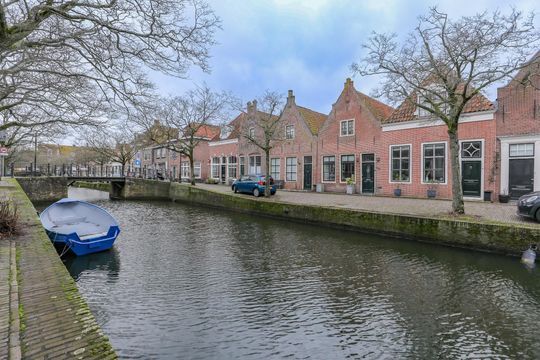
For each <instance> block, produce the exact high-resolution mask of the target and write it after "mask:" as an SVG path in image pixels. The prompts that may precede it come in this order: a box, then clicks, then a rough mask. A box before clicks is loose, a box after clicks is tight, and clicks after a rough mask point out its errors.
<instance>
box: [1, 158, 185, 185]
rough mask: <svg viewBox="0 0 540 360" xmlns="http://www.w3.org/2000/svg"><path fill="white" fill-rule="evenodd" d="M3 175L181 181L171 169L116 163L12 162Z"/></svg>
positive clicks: (178, 175)
mask: <svg viewBox="0 0 540 360" xmlns="http://www.w3.org/2000/svg"><path fill="white" fill-rule="evenodd" d="M4 174H5V176H11V177H15V176H17V177H25V176H29V177H30V176H64V177H87V178H104V177H106V178H111V177H126V178H139V179H154V180H166V181H178V182H180V181H182V179H181V178H180V174H179V173H176V171H172V170H159V169H157V170H156V169H146V168H144V169H143V168H140V167H139V168H136V167H131V166H126V167H125V169H124V171H123V172H122V167H121V166H118V165H103V166H101V165H77V164H37V165H34V164H33V163H21V162H19V163H12V164H10V165H9V166H7V168H6V169H5V172H4Z"/></svg>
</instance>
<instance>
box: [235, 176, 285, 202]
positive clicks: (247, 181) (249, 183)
mask: <svg viewBox="0 0 540 360" xmlns="http://www.w3.org/2000/svg"><path fill="white" fill-rule="evenodd" d="M265 188H266V181H265V176H264V175H246V176H242V177H241V178H240V179H236V180H235V181H234V182H233V184H232V186H231V189H232V191H234V192H235V193H239V192H240V193H248V194H253V195H254V196H256V197H258V196H261V195H264V189H265ZM275 193H276V185H274V179H272V177H270V195H274V194H275Z"/></svg>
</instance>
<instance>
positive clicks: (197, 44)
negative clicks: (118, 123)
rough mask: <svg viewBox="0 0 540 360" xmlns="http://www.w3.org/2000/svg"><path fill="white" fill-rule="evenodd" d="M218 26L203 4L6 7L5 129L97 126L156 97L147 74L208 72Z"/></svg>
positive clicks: (96, 2) (43, 2)
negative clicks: (148, 71) (109, 114)
mask: <svg viewBox="0 0 540 360" xmlns="http://www.w3.org/2000/svg"><path fill="white" fill-rule="evenodd" d="M219 27H220V20H219V18H218V17H217V16H216V15H215V14H214V12H213V11H212V9H211V8H210V7H209V6H208V4H207V3H206V1H205V0H122V1H118V0H56V1H51V0H25V1H22V0H14V1H1V2H0V112H2V113H4V112H6V113H7V114H9V116H8V117H7V121H4V122H3V123H1V124H0V130H2V129H7V128H10V127H35V126H36V125H42V126H45V125H49V124H51V123H60V124H74V125H78V124H81V123H82V124H87V123H96V122H97V123H99V122H100V119H102V118H103V116H104V114H106V113H107V112H108V111H112V110H114V108H115V107H117V106H126V105H128V107H129V106H131V105H133V104H137V103H138V102H140V101H141V98H144V97H145V96H147V95H148V94H149V92H150V91H152V84H151V83H150V82H149V81H148V79H147V78H146V75H145V70H146V69H148V68H150V69H151V70H154V71H158V72H162V73H165V74H168V75H172V76H177V77H185V75H186V72H187V70H188V69H189V67H190V66H192V65H195V66H198V67H200V68H202V69H203V70H204V71H208V70H209V67H208V59H209V52H208V49H209V47H210V46H211V45H213V44H214V33H215V31H216V30H217V29H218V28H219ZM107 105H109V106H111V107H112V109H110V108H107ZM36 114H38V115H39V116H35V115H36ZM33 115H34V116H33Z"/></svg>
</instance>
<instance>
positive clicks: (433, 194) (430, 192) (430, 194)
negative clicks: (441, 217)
mask: <svg viewBox="0 0 540 360" xmlns="http://www.w3.org/2000/svg"><path fill="white" fill-rule="evenodd" d="M436 196H437V190H432V189H430V190H428V191H427V197H428V198H429V199H433V198H435V197H436Z"/></svg>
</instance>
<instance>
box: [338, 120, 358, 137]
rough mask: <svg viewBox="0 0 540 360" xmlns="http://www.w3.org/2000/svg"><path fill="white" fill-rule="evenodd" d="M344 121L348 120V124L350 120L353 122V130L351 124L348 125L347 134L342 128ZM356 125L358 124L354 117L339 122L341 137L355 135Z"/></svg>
mask: <svg viewBox="0 0 540 360" xmlns="http://www.w3.org/2000/svg"><path fill="white" fill-rule="evenodd" d="M344 122H346V123H347V124H348V123H349V122H352V132H351V129H350V127H349V125H347V134H343V131H342V130H343V123H344ZM355 126H356V124H355V121H354V119H346V120H341V121H340V122H339V136H340V137H344V136H353V135H354V133H355Z"/></svg>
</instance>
